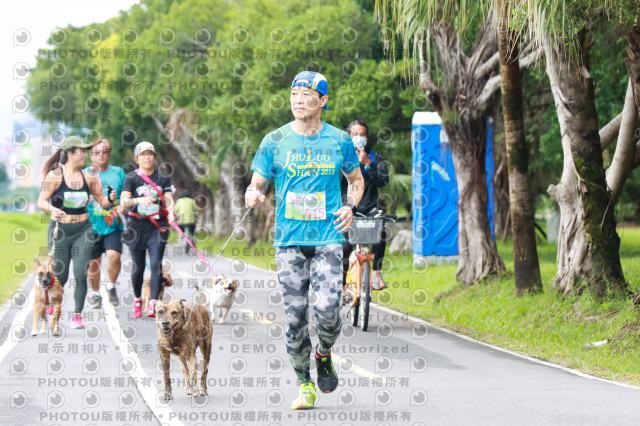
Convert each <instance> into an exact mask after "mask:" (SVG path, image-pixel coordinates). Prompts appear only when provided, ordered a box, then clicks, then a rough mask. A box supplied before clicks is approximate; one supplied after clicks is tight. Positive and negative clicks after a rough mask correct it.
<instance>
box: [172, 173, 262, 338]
mask: <svg viewBox="0 0 640 426" xmlns="http://www.w3.org/2000/svg"><path fill="white" fill-rule="evenodd" d="M268 187H269V182H268V181H267V184H266V185H264V187H263V188H262V191H260V193H261V194H262V195H264V193H265V192H266V190H267V188H268ZM251 209H252V207H247V211H245V212H244V216H242V218H241V219H240V221H239V222H238V224H237V225H236V227H235V228H234V229H233V231H232V232H231V235H229V238H227V241H226V242H225V243H224V245H223V246H222V248H221V249H220V253H218V255H217V256H216V258H215V259H214V260H213V263H212V264H209V262H207V260H206V259H205V258H204V256H202V254H201V253H200V252H199V251H198V249H197V248H195V246H194V245H193V243H191V241H189V239H188V238H187V237H186V236H185V235H184V232H182V229H180V227H178V226H177V225H176V223H175V222H171V223H170V224H171V226H173V227H174V228H176V230H177V231H178V232H179V233H180V235H182V236H183V238H185V239H186V240H187V242H188V243H189V245H190V246H191V247H193V249H194V250H195V251H196V253H197V254H198V257H200V259H202V261H203V262H204V263H205V264H206V265H207V267H208V268H209V270H210V271H211V272H213V275H214V276H215V275H218V274H216V272H215V271H214V270H213V265H215V264H216V262H217V261H218V259H219V258H220V255H222V252H224V249H225V248H226V247H227V244H229V241H231V238H233V236H234V235H235V234H236V232H237V231H238V228H240V225H242V222H244V220H245V219H246V217H247V215H248V214H249V211H251ZM207 275H209V273H208V272H207ZM206 277H207V276H206V275H205V278H206ZM202 281H203V283H204V278H203V280H202ZM194 307H195V305H194ZM192 313H193V307H192V308H191V311H190V312H189V317H188V318H187V321H186V322H185V323H184V327H182V329H183V330H184V329H185V328H187V325H189V321H191V314H192Z"/></svg>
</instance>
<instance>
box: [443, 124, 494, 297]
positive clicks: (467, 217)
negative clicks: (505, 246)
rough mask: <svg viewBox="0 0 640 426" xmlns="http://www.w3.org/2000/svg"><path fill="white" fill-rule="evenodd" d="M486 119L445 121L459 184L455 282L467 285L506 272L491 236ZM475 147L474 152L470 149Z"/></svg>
mask: <svg viewBox="0 0 640 426" xmlns="http://www.w3.org/2000/svg"><path fill="white" fill-rule="evenodd" d="M485 120H486V117H484V116H482V117H481V119H480V120H466V119H460V120H459V121H458V122H457V123H456V125H452V124H451V123H450V122H446V121H445V122H444V126H445V129H446V132H447V135H448V136H449V140H450V146H451V153H452V159H453V165H454V167H455V170H456V181H457V183H458V193H459V201H458V251H459V255H458V270H457V271H456V279H457V280H458V281H459V282H461V283H462V284H465V285H470V284H473V283H475V282H478V281H480V280H483V279H484V278H486V277H488V276H490V275H497V274H498V273H500V272H502V271H504V270H505V267H504V262H503V261H502V258H501V257H500V255H499V254H498V248H497V247H496V243H495V241H494V240H493V238H492V236H491V228H490V227H489V215H488V212H487V201H488V199H489V193H488V189H487V176H486V169H485V158H486V143H485V140H484V137H485V135H486V125H485V124H484V123H486V121H485ZM470 147H475V149H471V150H470V149H469V148H470Z"/></svg>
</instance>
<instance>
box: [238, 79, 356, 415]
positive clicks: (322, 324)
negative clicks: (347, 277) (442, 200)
mask: <svg viewBox="0 0 640 426" xmlns="http://www.w3.org/2000/svg"><path fill="white" fill-rule="evenodd" d="M328 92H329V84H328V82H327V80H326V79H325V77H324V76H323V75H322V74H320V73H317V72H313V71H303V72H301V73H299V74H298V75H297V76H296V77H295V78H294V79H293V82H292V84H291V96H290V99H289V101H290V104H291V111H292V113H293V116H294V121H292V122H290V123H288V124H285V125H284V126H282V127H280V128H279V129H277V130H274V131H273V132H271V133H269V134H267V135H266V136H265V137H264V139H263V140H262V142H261V144H260V147H259V149H258V151H257V152H256V155H255V157H254V160H253V164H252V166H251V169H252V170H253V171H254V173H253V176H252V179H251V185H249V187H248V188H247V192H246V194H245V197H246V202H247V206H248V207H257V206H258V205H260V204H261V203H262V202H263V201H264V200H265V195H264V192H265V190H266V187H267V185H268V182H269V180H270V179H273V180H274V186H275V192H276V196H275V200H276V201H275V203H276V220H275V226H274V232H273V239H274V242H273V245H274V247H275V257H276V265H277V267H278V280H279V282H280V288H281V290H282V294H283V301H284V308H285V311H286V317H287V331H286V336H285V340H286V346H287V354H288V355H289V358H290V360H291V363H292V365H293V369H294V371H295V373H296V376H297V378H298V385H299V387H298V397H297V398H296V399H295V400H294V401H293V403H292V404H291V409H293V410H298V409H308V408H312V407H313V406H314V403H315V400H316V398H317V394H316V390H315V385H314V383H313V380H312V379H311V374H310V372H309V366H310V355H311V349H312V346H311V339H310V337H309V329H308V326H309V321H308V318H307V309H308V302H309V301H308V294H309V285H310V284H311V285H312V286H313V290H314V293H315V304H314V313H315V317H316V332H317V335H318V340H319V343H318V345H317V346H316V348H315V360H316V370H317V382H318V388H319V389H320V391H322V392H324V393H329V392H332V391H334V390H335V389H336V387H337V386H338V376H337V375H336V372H335V369H334V368H333V364H332V362H331V348H332V347H333V345H334V343H335V342H336V340H337V339H338V336H339V335H340V330H341V326H342V321H341V319H340V299H341V292H342V273H341V262H342V250H341V248H342V247H341V244H342V242H343V241H344V237H343V234H344V233H345V232H347V231H348V230H349V227H350V226H351V222H352V219H353V209H354V208H355V206H356V205H357V204H358V202H359V201H360V198H361V197H362V191H363V190H364V182H363V179H362V175H361V173H360V167H359V165H358V157H357V155H356V152H355V149H354V146H353V143H352V142H351V138H350V137H349V135H348V134H347V133H345V132H343V131H341V130H339V129H337V128H336V127H334V126H331V125H330V124H327V123H325V122H323V121H322V117H321V115H322V110H323V109H328V108H327V102H328V100H329V97H328ZM340 173H344V174H345V175H346V177H347V180H348V182H349V187H348V193H347V200H348V202H347V203H345V204H343V203H342V197H341V193H340Z"/></svg>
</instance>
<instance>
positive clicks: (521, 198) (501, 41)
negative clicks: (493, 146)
mask: <svg viewBox="0 0 640 426" xmlns="http://www.w3.org/2000/svg"><path fill="white" fill-rule="evenodd" d="M510 13H511V11H510V8H509V6H508V0H507V1H505V2H502V4H501V5H500V17H499V21H498V49H499V52H500V75H501V83H502V111H503V114H504V134H505V147H506V151H507V161H508V165H509V199H510V209H511V226H512V234H513V270H514V274H515V294H516V296H521V295H523V294H524V293H527V292H534V293H535V292H540V291H542V280H541V278H540V264H539V262H538V250H537V248H536V234H535V225H534V214H533V206H532V203H531V190H530V188H531V182H530V179H529V147H528V146H527V143H526V139H525V131H524V118H523V113H522V76H521V73H520V65H519V63H518V56H519V53H520V52H519V46H518V41H517V38H516V35H515V34H514V33H513V32H512V31H511V30H510V29H509V17H510Z"/></svg>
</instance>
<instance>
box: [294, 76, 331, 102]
mask: <svg viewBox="0 0 640 426" xmlns="http://www.w3.org/2000/svg"><path fill="white" fill-rule="evenodd" d="M296 86H301V87H308V88H310V89H313V90H315V91H316V92H318V93H320V94H321V95H322V96H327V95H328V94H329V83H328V82H327V79H326V78H324V75H322V74H320V73H319V72H315V71H302V72H301V73H299V74H298V75H296V78H294V79H293V82H292V83H291V88H294V87H296ZM322 109H326V110H327V111H329V107H328V106H327V105H325V106H323V107H322Z"/></svg>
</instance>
